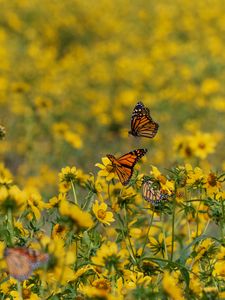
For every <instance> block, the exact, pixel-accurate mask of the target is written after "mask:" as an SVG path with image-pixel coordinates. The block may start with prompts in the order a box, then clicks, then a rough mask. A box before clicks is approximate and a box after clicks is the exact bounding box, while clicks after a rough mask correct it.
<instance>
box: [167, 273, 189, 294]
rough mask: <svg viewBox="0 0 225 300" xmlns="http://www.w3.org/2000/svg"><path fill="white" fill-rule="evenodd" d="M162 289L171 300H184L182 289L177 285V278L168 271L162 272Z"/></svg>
mask: <svg viewBox="0 0 225 300" xmlns="http://www.w3.org/2000/svg"><path fill="white" fill-rule="evenodd" d="M162 285H163V289H164V291H165V292H166V294H167V295H169V297H170V299H171V300H184V299H185V298H184V296H183V293H182V289H181V288H180V287H179V285H178V282H177V279H175V278H174V277H173V276H172V274H170V273H169V272H168V271H166V272H165V273H164V276H163V281H162Z"/></svg>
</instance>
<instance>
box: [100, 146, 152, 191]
mask: <svg viewBox="0 0 225 300" xmlns="http://www.w3.org/2000/svg"><path fill="white" fill-rule="evenodd" d="M147 151H148V150H147V149H137V150H134V151H131V152H129V153H126V154H124V155H123V156H121V157H119V158H115V156H113V155H111V154H107V155H106V156H107V157H108V159H109V160H110V161H111V162H112V167H113V169H112V171H113V172H115V173H116V174H117V176H118V177H119V180H120V182H121V183H122V184H123V185H127V184H128V183H129V181H130V179H131V176H132V174H133V168H134V166H135V164H136V163H137V161H138V160H139V159H140V158H141V157H142V156H144V155H145V153H146V152H147Z"/></svg>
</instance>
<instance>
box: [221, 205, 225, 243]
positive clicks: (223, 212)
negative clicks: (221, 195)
mask: <svg viewBox="0 0 225 300" xmlns="http://www.w3.org/2000/svg"><path fill="white" fill-rule="evenodd" d="M222 214H223V221H222V222H220V226H221V235H222V236H221V238H222V241H223V240H224V233H223V229H224V227H223V226H224V221H225V211H224V203H223V201H222Z"/></svg>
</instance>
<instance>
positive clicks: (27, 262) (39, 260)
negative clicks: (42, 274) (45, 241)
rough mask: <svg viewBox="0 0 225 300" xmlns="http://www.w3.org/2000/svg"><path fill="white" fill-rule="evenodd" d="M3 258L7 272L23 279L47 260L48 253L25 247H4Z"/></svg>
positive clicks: (20, 279) (18, 278)
mask: <svg viewBox="0 0 225 300" xmlns="http://www.w3.org/2000/svg"><path fill="white" fill-rule="evenodd" d="M4 258H5V260H6V264H7V267H8V273H9V275H10V276H12V277H13V278H15V279H17V280H19V281H23V280H25V279H27V278H28V277H30V275H31V274H32V272H33V271H34V270H36V269H37V268H39V267H40V266H41V265H42V264H44V263H46V262H48V260H49V255H48V254H47V253H43V252H40V251H37V250H34V249H30V248H26V247H15V248H9V247H8V248H5V250H4Z"/></svg>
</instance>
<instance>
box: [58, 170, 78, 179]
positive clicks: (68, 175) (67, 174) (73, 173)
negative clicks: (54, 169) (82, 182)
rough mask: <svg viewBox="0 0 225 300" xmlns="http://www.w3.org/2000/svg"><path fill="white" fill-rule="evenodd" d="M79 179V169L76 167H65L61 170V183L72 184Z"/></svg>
mask: <svg viewBox="0 0 225 300" xmlns="http://www.w3.org/2000/svg"><path fill="white" fill-rule="evenodd" d="M76 177H77V168H76V167H72V168H71V167H69V166H67V167H65V168H62V169H61V172H60V173H59V180H60V182H63V181H66V182H69V183H70V182H71V181H75V179H76Z"/></svg>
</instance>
